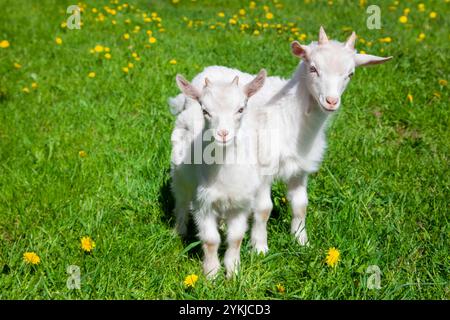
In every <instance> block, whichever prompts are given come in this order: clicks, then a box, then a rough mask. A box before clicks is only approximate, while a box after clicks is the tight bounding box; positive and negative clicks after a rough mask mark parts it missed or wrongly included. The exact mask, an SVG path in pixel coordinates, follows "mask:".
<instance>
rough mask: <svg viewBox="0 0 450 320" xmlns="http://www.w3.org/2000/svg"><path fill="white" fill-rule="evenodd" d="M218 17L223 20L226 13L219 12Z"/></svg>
mask: <svg viewBox="0 0 450 320" xmlns="http://www.w3.org/2000/svg"><path fill="white" fill-rule="evenodd" d="M217 15H218V16H219V17H221V18H223V17H225V13H223V12H219V13H218V14H217Z"/></svg>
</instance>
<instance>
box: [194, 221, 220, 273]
mask: <svg viewBox="0 0 450 320" xmlns="http://www.w3.org/2000/svg"><path fill="white" fill-rule="evenodd" d="M195 220H196V224H197V227H198V236H199V238H200V240H201V241H202V248H203V254H204V257H203V272H204V273H205V275H206V277H207V278H209V279H214V278H215V277H216V275H217V272H218V271H219V270H220V261H219V256H218V250H219V245H220V234H219V231H218V227H217V216H216V215H215V214H214V213H213V212H208V213H203V214H197V215H196V217H195Z"/></svg>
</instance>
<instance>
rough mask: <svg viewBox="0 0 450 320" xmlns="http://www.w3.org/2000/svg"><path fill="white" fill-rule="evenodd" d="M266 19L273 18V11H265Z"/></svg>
mask: <svg viewBox="0 0 450 320" xmlns="http://www.w3.org/2000/svg"><path fill="white" fill-rule="evenodd" d="M266 19H269V20H271V19H273V13H272V12H267V13H266Z"/></svg>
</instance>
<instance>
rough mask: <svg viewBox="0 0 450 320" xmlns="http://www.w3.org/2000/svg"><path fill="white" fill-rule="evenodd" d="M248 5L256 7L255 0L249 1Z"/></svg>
mask: <svg viewBox="0 0 450 320" xmlns="http://www.w3.org/2000/svg"><path fill="white" fill-rule="evenodd" d="M249 7H250V9H255V8H256V2H255V1H250V5H249Z"/></svg>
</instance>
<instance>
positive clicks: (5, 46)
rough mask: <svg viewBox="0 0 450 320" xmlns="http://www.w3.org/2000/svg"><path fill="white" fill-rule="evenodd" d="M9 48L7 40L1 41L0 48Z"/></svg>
mask: <svg viewBox="0 0 450 320" xmlns="http://www.w3.org/2000/svg"><path fill="white" fill-rule="evenodd" d="M8 47H9V41H8V40H2V41H0V48H3V49H5V48H8Z"/></svg>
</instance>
